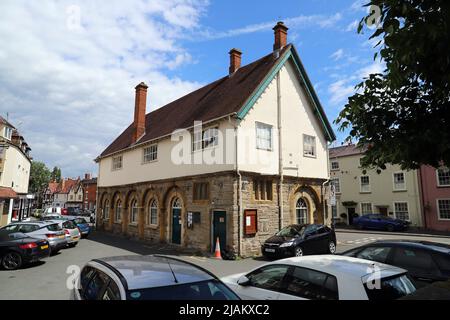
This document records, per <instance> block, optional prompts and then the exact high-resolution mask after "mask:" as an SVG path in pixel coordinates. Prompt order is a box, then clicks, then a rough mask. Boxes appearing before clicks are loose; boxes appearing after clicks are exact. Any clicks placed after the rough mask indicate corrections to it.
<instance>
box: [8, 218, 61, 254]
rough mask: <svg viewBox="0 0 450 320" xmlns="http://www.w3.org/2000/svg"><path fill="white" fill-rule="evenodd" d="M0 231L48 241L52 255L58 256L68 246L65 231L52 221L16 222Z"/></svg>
mask: <svg viewBox="0 0 450 320" xmlns="http://www.w3.org/2000/svg"><path fill="white" fill-rule="evenodd" d="M0 230H6V231H11V232H22V233H24V234H26V235H27V236H29V237H32V238H36V239H41V240H47V241H48V243H49V245H50V253H51V254H56V253H57V252H58V251H59V250H61V249H62V248H65V247H66V246H67V240H66V235H65V234H64V231H63V229H62V228H61V227H60V226H59V224H58V223H55V222H51V221H48V222H47V221H33V222H15V223H11V224H9V225H7V226H6V227H3V228H1V229H0Z"/></svg>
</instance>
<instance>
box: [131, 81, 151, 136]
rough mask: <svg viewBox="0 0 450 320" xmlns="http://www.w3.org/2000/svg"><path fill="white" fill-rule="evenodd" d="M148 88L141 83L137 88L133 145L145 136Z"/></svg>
mask: <svg viewBox="0 0 450 320" xmlns="http://www.w3.org/2000/svg"><path fill="white" fill-rule="evenodd" d="M147 89H148V86H147V85H146V84H145V83H144V82H141V83H140V84H138V85H137V86H136V102H135V105H134V122H133V129H134V131H133V143H135V142H136V141H138V139H139V138H141V137H142V136H143V135H144V134H145V111H146V109H147Z"/></svg>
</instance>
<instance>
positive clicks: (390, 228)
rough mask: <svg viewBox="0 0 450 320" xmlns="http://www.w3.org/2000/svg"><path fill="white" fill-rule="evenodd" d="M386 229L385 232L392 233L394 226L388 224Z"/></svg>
mask: <svg viewBox="0 0 450 320" xmlns="http://www.w3.org/2000/svg"><path fill="white" fill-rule="evenodd" d="M386 229H387V231H389V232H392V231H394V226H393V225H391V224H390V225H388V226H387V228H386Z"/></svg>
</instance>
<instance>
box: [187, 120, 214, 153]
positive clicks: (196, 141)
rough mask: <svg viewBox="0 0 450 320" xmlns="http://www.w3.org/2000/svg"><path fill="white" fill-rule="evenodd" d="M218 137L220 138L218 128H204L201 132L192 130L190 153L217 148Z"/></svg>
mask: <svg viewBox="0 0 450 320" xmlns="http://www.w3.org/2000/svg"><path fill="white" fill-rule="evenodd" d="M211 132H212V134H211ZM200 134H201V136H200ZM219 137H220V136H219V127H218V126H214V127H209V128H206V129H204V130H202V131H201V132H200V130H196V129H195V128H194V131H193V132H192V152H197V151H202V150H207V149H213V148H216V147H218V146H219Z"/></svg>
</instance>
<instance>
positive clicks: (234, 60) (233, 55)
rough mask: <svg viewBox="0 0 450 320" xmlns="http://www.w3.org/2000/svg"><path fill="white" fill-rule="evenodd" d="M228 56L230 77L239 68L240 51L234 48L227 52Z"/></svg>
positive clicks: (240, 60)
mask: <svg viewBox="0 0 450 320" xmlns="http://www.w3.org/2000/svg"><path fill="white" fill-rule="evenodd" d="M229 54H230V75H232V74H233V73H235V72H236V71H238V70H239V68H240V67H241V62H242V51H241V50H239V49H236V48H233V49H231V50H230V52H229Z"/></svg>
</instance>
